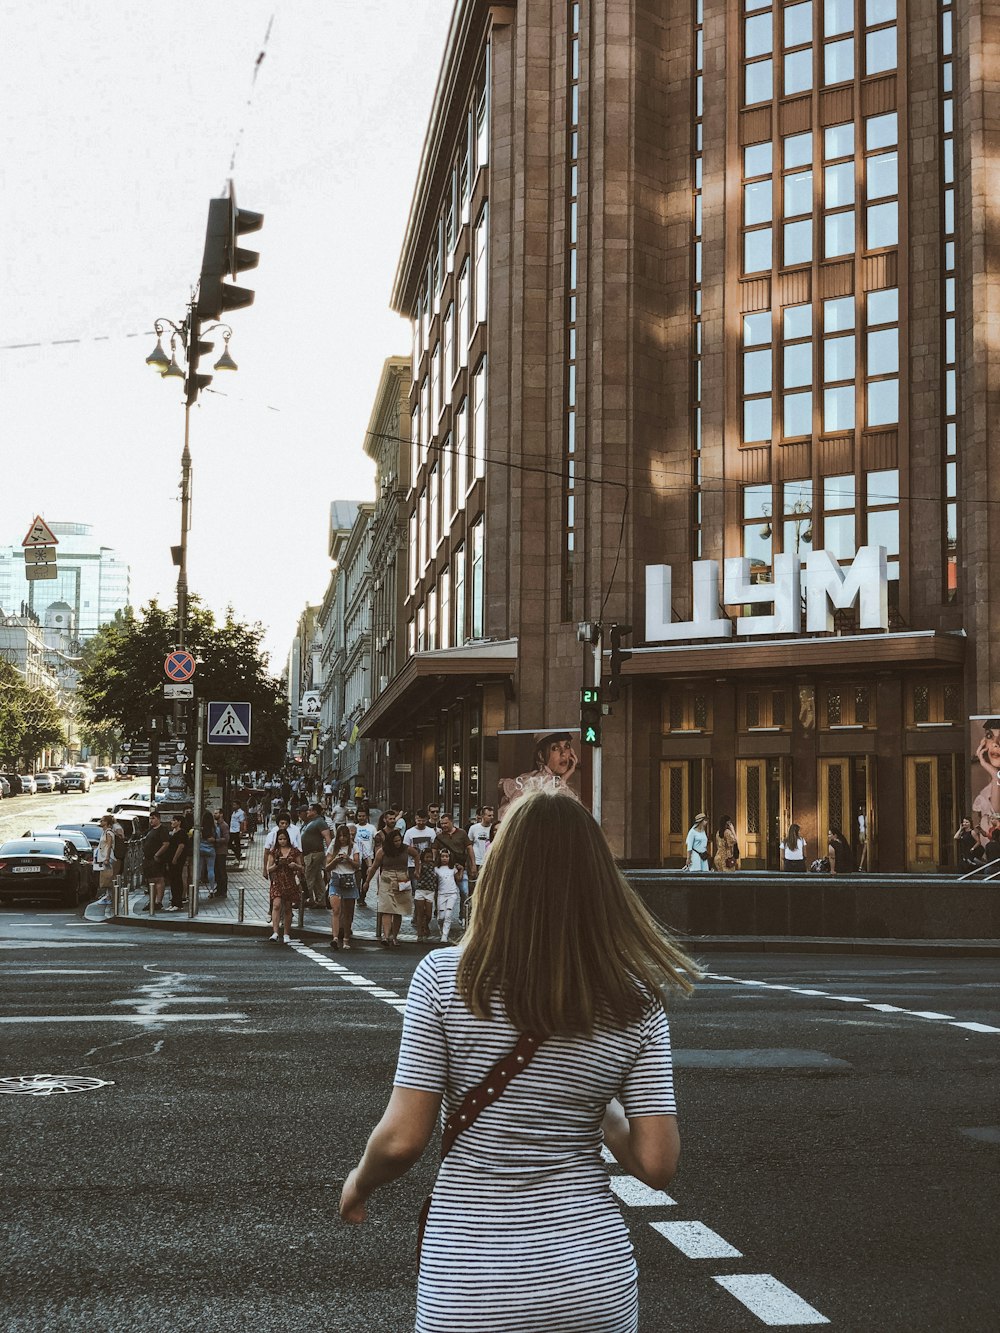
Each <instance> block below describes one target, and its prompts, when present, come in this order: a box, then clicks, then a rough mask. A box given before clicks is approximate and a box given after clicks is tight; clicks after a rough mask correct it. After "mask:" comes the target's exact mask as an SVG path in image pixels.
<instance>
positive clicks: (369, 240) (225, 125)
mask: <svg viewBox="0 0 1000 1333" xmlns="http://www.w3.org/2000/svg"><path fill="white" fill-rule="evenodd" d="M451 10H452V0H325V3H324V2H323V0H294V2H293V3H289V2H288V0H284V3H283V2H282V0H239V3H231V2H230V3H222V0H172V3H158V4H153V5H148V4H139V3H137V2H136V0H132V2H131V3H126V2H125V0H70V2H68V3H67V2H66V0H41V2H40V0H5V3H4V18H3V29H4V38H3V42H2V44H0V90H2V91H0V210H2V211H0V274H2V292H0V440H2V454H0V457H2V460H3V461H2V464H0V478H2V482H0V544H5V543H15V544H17V543H20V541H21V539H22V537H23V536H24V533H25V532H26V531H27V528H28V525H29V523H30V521H31V519H32V518H33V516H34V515H35V513H36V512H41V513H42V515H43V516H44V517H45V518H47V519H49V520H61V521H78V522H89V523H93V524H94V525H95V529H96V533H97V535H98V536H99V537H100V539H101V540H102V541H103V542H104V543H105V544H106V545H111V546H115V547H117V548H118V550H119V551H121V553H122V554H123V555H124V556H125V558H126V559H127V560H129V562H130V563H131V566H132V589H133V594H132V595H133V601H134V602H135V603H136V604H139V603H141V602H145V601H147V600H148V599H149V598H150V597H151V596H153V595H157V596H159V597H160V598H161V600H163V601H168V602H172V601H173V598H174V589H175V586H176V570H175V569H174V567H173V566H172V564H171V562H170V552H169V547H170V546H171V545H172V544H174V543H176V542H177V541H178V540H179V525H180V505H179V490H178V488H179V480H180V453H181V447H182V442H183V409H182V394H181V388H180V381H169V380H168V381H163V380H161V379H160V378H159V377H158V376H157V375H156V374H155V372H154V371H152V370H150V369H149V368H148V367H147V366H146V365H145V364H144V361H145V357H146V355H147V353H148V352H150V351H151V350H152V347H153V343H154V339H153V338H152V337H151V336H146V333H147V331H149V330H151V329H152V327H153V320H154V319H155V318H156V317H157V316H168V317H170V318H172V319H174V320H175V321H176V322H178V323H179V322H180V321H181V320H182V319H183V317H184V313H185V306H186V302H187V300H188V299H189V295H190V288H191V286H192V285H193V284H194V283H195V282H196V281H197V278H198V273H199V270H200V265H201V255H202V249H203V245H204V237H205V221H206V216H207V212H208V201H209V199H210V197H211V196H213V195H218V194H222V193H224V189H225V184H226V180H227V177H228V174H229V161H230V156H231V153H232V150H233V146H234V143H235V141H236V138H237V133H238V131H239V128H240V126H243V127H244V131H243V137H242V143H241V147H240V150H239V154H238V156H237V160H236V167H235V171H234V173H233V174H234V180H235V184H236V192H237V200H238V202H239V204H240V205H242V206H243V207H246V208H249V209H252V210H254V211H255V212H259V213H263V214H264V227H263V229H262V230H261V231H260V232H257V233H255V234H253V235H251V236H247V237H246V238H245V240H244V242H243V244H244V246H245V247H246V248H249V249H253V250H258V251H259V252H260V265H259V267H258V268H257V269H256V270H254V271H252V272H249V273H247V274H244V275H243V283H242V285H244V286H249V287H252V288H253V289H254V290H255V291H256V293H257V298H256V301H255V303H254V305H253V306H251V307H249V308H248V309H246V310H237V311H234V312H232V314H231V316H230V322H231V323H232V325H233V329H234V335H233V340H232V344H231V351H232V354H233V356H234V357H235V359H236V361H237V362H238V363H239V366H240V371H239V373H238V374H236V375H226V374H224V373H222V374H216V376H215V379H214V381H213V383H212V386H211V388H212V389H216V388H217V389H219V390H222V391H224V392H225V393H226V394H228V395H229V396H228V397H218V396H214V395H213V394H211V393H203V394H202V396H201V398H200V400H199V404H198V405H197V407H196V408H195V409H194V410H193V411H192V414H191V451H192V456H193V459H194V507H193V527H192V531H191V534H190V547H189V582H190V586H191V589H192V591H194V592H198V593H200V594H201V595H202V596H203V597H204V598H205V600H206V601H207V602H208V603H209V604H210V605H211V606H213V607H214V608H215V609H216V610H222V609H223V608H224V607H225V605H226V604H227V603H228V602H232V604H233V605H234V607H235V608H236V610H237V612H238V614H240V615H242V616H245V617H247V618H249V619H253V620H256V619H260V620H262V621H263V622H264V623H265V625H267V626H268V647H269V648H270V650H271V652H272V654H273V657H272V665H273V667H274V668H275V669H279V670H280V668H281V667H282V666H283V665H284V660H285V656H286V654H287V650H288V645H289V642H290V638H291V634H292V630H293V627H294V624H295V621H296V619H297V617H298V615H299V613H300V611H301V609H302V607H303V606H304V605H305V603H306V602H316V601H319V600H320V598H321V597H322V594H323V591H324V589H325V587H326V582H327V577H328V571H329V561H328V559H327V556H326V523H327V514H328V510H329V502H330V501H331V500H333V499H338V498H341V499H356V498H364V497H366V496H368V495H370V494H371V493H372V477H373V469H372V466H371V464H370V463H369V461H368V459H367V458H366V457H365V456H364V455H363V453H362V444H363V434H364V430H365V427H366V426H367V423H368V417H369V413H370V411H371V407H372V400H373V397H374V393H375V389H376V387H377V384H378V378H379V374H380V371H381V368H382V363H383V361H384V359H385V358H386V357H387V356H391V355H398V354H403V355H406V354H408V352H409V349H410V339H409V330H408V326H407V325H406V323H405V322H404V321H402V320H401V319H399V317H398V316H396V315H394V314H392V313H391V312H390V311H389V309H388V300H389V291H390V287H391V283H392V277H393V274H394V272H395V267H396V261H397V259H398V256H399V249H400V244H401V240H402V234H403V228H404V226H405V223H406V216H407V211H408V208H409V203H410V198H411V195H412V191H413V185H414V181H415V179H416V173H417V167H418V163H419V155H420V148H421V144H422V141H423V135H424V131H425V128H426V125H427V119H428V116H429V112H430V105H431V99H432V96H433V91H434V84H435V80H436V77H437V72H438V68H439V65H440V61H441V56H442V53H443V50H444V42H445V37H446V33H447V27H448V22H449V19H450V15H451ZM272 14H273V15H274V24H273V27H272V29H271V35H270V40H269V42H268V45H267V53H266V56H265V59H264V61H263V63H262V65H261V66H260V68H259V72H258V75H257V80H256V87H255V89H254V93H253V104H252V107H251V109H250V110H249V111H247V109H246V102H247V97H248V95H249V93H250V87H251V77H252V74H253V68H254V61H255V59H256V57H257V54H258V52H259V51H260V50H261V48H262V45H263V42H264V35H265V32H266V31H267V25H268V20H269V18H270V17H271V15H272ZM133 334H139V335H141V336H139V337H129V336H128V335H133ZM68 338H79V339H81V342H79V343H77V344H73V345H70V346H63V347H58V346H52V345H51V344H52V343H53V342H55V341H56V340H59V339H68ZM104 338H106V339H107V340H106V341H94V340H95V339H104ZM26 342H40V343H42V344H44V346H42V347H33V348H28V349H24V350H9V344H14V343H26ZM220 350H221V344H220ZM211 360H215V357H212V358H211ZM271 409H275V410H271Z"/></svg>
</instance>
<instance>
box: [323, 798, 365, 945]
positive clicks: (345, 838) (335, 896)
mask: <svg viewBox="0 0 1000 1333" xmlns="http://www.w3.org/2000/svg"><path fill="white" fill-rule="evenodd" d="M353 848H354V839H353V838H352V837H351V830H350V829H349V828H348V827H347V826H346V825H345V824H341V826H340V828H338V829H337V831H336V833H335V834H334V835H333V841H332V842H331V843H330V846H329V848H328V850H327V853H326V868H327V870H328V871H329V872H330V948H331V949H340V948H344V949H349V948H350V947H351V941H352V939H353V938H354V932H353V926H354V906H355V904H356V903H357V901H358V880H357V876H356V874H355V865H354V851H353Z"/></svg>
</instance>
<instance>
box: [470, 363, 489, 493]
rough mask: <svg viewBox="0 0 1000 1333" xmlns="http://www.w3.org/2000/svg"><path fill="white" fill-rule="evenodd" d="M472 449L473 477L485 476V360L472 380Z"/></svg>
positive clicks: (477, 368)
mask: <svg viewBox="0 0 1000 1333" xmlns="http://www.w3.org/2000/svg"><path fill="white" fill-rule="evenodd" d="M472 448H473V451H474V452H473V475H474V476H476V477H485V476H486V358H485V356H484V357H483V359H482V360H481V361H480V363H479V365H478V366H477V367H476V373H475V375H474V376H473V378H472Z"/></svg>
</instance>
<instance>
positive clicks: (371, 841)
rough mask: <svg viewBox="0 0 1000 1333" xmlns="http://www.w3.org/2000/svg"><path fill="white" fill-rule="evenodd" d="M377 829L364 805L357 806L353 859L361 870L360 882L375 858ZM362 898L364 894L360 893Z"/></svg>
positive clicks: (363, 880)
mask: <svg viewBox="0 0 1000 1333" xmlns="http://www.w3.org/2000/svg"><path fill="white" fill-rule="evenodd" d="M376 832H377V829H376V828H375V825H374V824H373V823H372V822H371V820H370V819H369V817H368V811H367V809H366V808H365V807H364V806H361V805H359V806H358V818H357V823H356V824H355V826H354V847H353V851H354V859H355V861H356V862H357V865H358V870H359V871H360V872H361V883H362V884H364V882H365V880H366V879H367V878H368V871H369V870H370V869H371V863H372V861H373V860H374V859H375V834H376ZM362 898H364V894H362Z"/></svg>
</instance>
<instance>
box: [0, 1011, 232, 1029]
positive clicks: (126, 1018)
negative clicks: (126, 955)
mask: <svg viewBox="0 0 1000 1333" xmlns="http://www.w3.org/2000/svg"><path fill="white" fill-rule="evenodd" d="M235 1018H240V1019H243V1018H246V1014H17V1015H15V1016H4V1017H2V1018H0V1023H143V1024H145V1025H146V1026H148V1027H155V1026H156V1024H157V1023H218V1022H221V1021H222V1020H223V1019H235Z"/></svg>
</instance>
